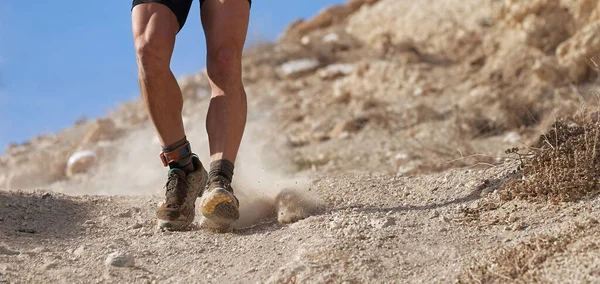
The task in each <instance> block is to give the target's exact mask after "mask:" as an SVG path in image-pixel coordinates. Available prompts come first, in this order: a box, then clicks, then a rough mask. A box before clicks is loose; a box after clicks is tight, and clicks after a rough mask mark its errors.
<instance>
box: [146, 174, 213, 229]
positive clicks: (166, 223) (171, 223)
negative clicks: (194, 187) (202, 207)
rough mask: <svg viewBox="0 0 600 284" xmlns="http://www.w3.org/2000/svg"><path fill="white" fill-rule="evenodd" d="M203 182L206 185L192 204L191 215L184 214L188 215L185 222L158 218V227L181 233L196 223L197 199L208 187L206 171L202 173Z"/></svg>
mask: <svg viewBox="0 0 600 284" xmlns="http://www.w3.org/2000/svg"><path fill="white" fill-rule="evenodd" d="M202 180H203V181H204V183H203V184H202V185H201V186H200V188H199V190H198V194H197V195H196V198H194V199H193V202H191V203H192V204H191V206H190V208H191V212H190V214H182V216H185V215H187V218H186V219H184V220H163V219H158V218H157V222H158V227H160V228H161V229H165V230H168V231H181V230H184V229H186V228H187V227H188V226H189V225H190V224H192V222H193V221H194V216H195V215H196V199H197V198H198V197H200V196H202V193H203V192H204V188H205V187H206V183H207V182H208V172H206V169H204V170H203V171H202Z"/></svg>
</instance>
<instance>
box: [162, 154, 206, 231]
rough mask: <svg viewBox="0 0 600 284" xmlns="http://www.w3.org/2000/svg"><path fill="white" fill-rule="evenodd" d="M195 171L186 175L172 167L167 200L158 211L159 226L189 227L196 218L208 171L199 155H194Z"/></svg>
mask: <svg viewBox="0 0 600 284" xmlns="http://www.w3.org/2000/svg"><path fill="white" fill-rule="evenodd" d="M192 163H194V167H195V168H196V170H195V171H193V172H191V173H189V174H187V175H186V173H185V172H184V171H182V170H180V169H170V170H169V177H168V180H167V183H166V185H165V188H166V190H167V192H166V193H165V196H166V200H165V202H164V203H163V204H162V205H161V206H160V208H159V209H158V211H157V212H156V217H157V219H158V226H159V227H160V228H163V229H166V230H169V231H179V230H183V229H185V228H187V227H188V226H189V225H190V224H191V223H192V221H193V220H194V215H195V203H196V198H197V197H199V196H201V195H202V192H203V190H204V188H205V187H206V182H207V180H208V173H207V172H206V170H205V169H204V167H202V163H200V160H199V159H198V157H197V156H195V155H194V156H193V157H192Z"/></svg>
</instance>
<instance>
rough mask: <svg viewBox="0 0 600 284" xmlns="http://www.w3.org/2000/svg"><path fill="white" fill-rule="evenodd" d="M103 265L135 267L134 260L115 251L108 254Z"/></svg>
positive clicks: (130, 256)
mask: <svg viewBox="0 0 600 284" xmlns="http://www.w3.org/2000/svg"><path fill="white" fill-rule="evenodd" d="M104 264H105V265H107V266H116V267H132V266H134V265H135V259H134V258H133V256H132V255H130V254H127V253H124V252H119V251H117V252H113V253H111V254H109V255H108V257H107V258H106V261H104Z"/></svg>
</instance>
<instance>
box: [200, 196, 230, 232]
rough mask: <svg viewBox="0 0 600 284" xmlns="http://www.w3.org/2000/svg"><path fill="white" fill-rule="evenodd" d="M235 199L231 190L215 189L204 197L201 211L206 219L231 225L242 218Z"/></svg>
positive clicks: (223, 224)
mask: <svg viewBox="0 0 600 284" xmlns="http://www.w3.org/2000/svg"><path fill="white" fill-rule="evenodd" d="M234 199H235V197H234V196H233V194H231V193H230V192H229V191H227V190H225V189H222V188H218V189H215V190H214V191H212V192H210V193H209V194H208V195H206V196H205V197H204V199H203V200H202V205H201V206H200V208H201V209H200V211H201V212H202V215H203V216H204V217H205V218H206V219H208V220H210V221H211V222H213V223H215V224H217V225H222V226H228V225H231V223H233V222H234V221H235V220H237V219H239V218H240V211H239V208H238V205H237V204H236V202H235V200H234Z"/></svg>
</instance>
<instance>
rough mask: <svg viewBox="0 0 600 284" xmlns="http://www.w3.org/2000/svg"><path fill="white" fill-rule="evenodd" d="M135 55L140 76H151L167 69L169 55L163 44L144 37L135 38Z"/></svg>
mask: <svg viewBox="0 0 600 284" xmlns="http://www.w3.org/2000/svg"><path fill="white" fill-rule="evenodd" d="M135 54H136V58H137V64H138V68H139V69H140V72H141V73H142V74H146V75H148V74H152V73H156V72H161V71H168V69H169V55H168V50H166V48H165V46H164V44H162V43H160V42H159V41H157V40H153V39H151V38H148V37H145V36H139V37H136V38H135Z"/></svg>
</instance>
